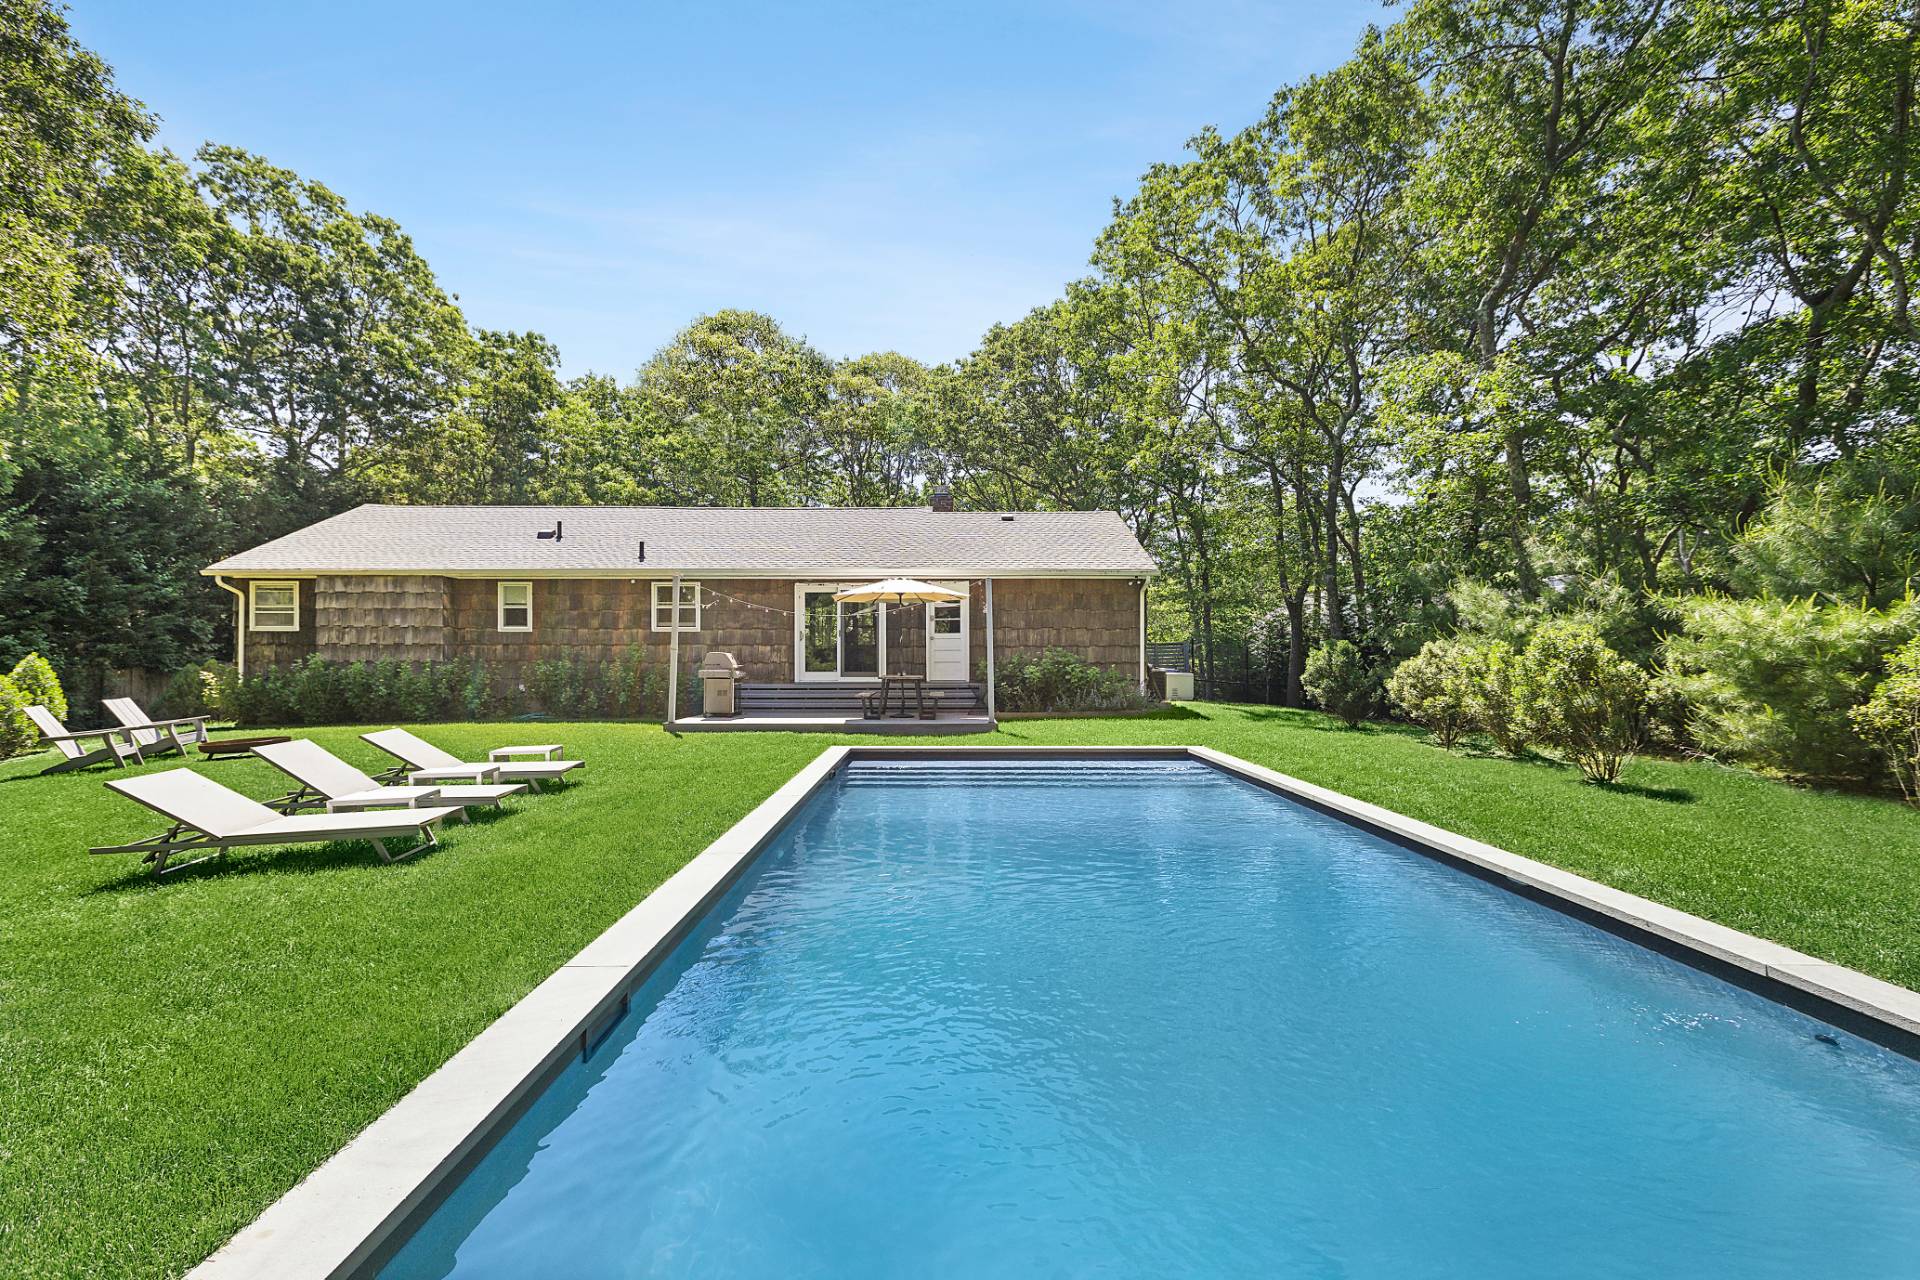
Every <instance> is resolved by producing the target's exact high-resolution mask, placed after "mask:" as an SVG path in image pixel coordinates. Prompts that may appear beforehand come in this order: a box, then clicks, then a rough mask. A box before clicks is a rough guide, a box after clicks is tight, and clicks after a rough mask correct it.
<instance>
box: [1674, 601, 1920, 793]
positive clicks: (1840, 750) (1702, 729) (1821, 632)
mask: <svg viewBox="0 0 1920 1280" xmlns="http://www.w3.org/2000/svg"><path fill="white" fill-rule="evenodd" d="M1676 607H1677V609H1678V611H1679V615H1680V618H1681V631H1680V632H1679V633H1678V634H1676V635H1672V636H1669V637H1668V638H1667V664H1668V668H1669V670H1670V671H1671V672H1672V675H1673V680H1674V683H1675V684H1676V685H1678V686H1679V687H1680V688H1681V689H1682V690H1683V691H1684V692H1685V694H1686V696H1687V699H1688V700H1689V701H1690V702H1691V703H1692V705H1693V709H1694V710H1693V716H1692V718H1691V719H1690V720H1689V721H1688V724H1687V728H1688V731H1689V732H1690V733H1691V734H1692V735H1693V738H1694V740H1695V741H1696V742H1698V743H1699V744H1700V745H1701V747H1702V748H1704V749H1705V750H1707V751H1711V752H1714V753H1716V754H1719V755H1724V756H1726V757H1729V758H1731V759H1734V760H1739V761H1742V762H1744V763H1747V764H1752V765H1756V766H1758V767H1760V768H1763V769H1770V770H1773V771H1775V772H1777V773H1783V774H1787V775H1789V776H1791V777H1796V778H1805V779H1810V780H1815V781H1829V782H1862V781H1869V780H1872V779H1875V778H1878V777H1879V776H1880V771H1881V767H1882V761H1881V758H1880V757H1881V753H1880V752H1878V751H1876V750H1875V749H1874V747H1873V745H1872V744H1870V743H1868V742H1866V741H1865V740H1863V739H1862V738H1861V737H1860V736H1859V734H1857V733H1855V732H1854V727H1853V722H1852V720H1851V719H1849V712H1851V711H1852V709H1853V708H1854V707H1857V706H1859V705H1860V704H1862V703H1864V702H1865V701H1866V700H1867V697H1868V695H1869V693H1870V692H1871V691H1872V689H1873V686H1874V685H1875V684H1876V683H1877V682H1878V681H1879V680H1880V678H1881V675H1882V674H1883V671H1884V663H1885V658H1884V655H1886V654H1887V653H1890V652H1891V651H1893V650H1894V649H1897V648H1899V647H1900V646H1901V645H1903V644H1905V643H1906V642H1907V641H1908V640H1910V639H1912V638H1913V636H1914V635H1915V633H1916V631H1920V604H1916V603H1915V602H1913V601H1910V600H1907V601H1902V602H1900V603H1899V604H1897V605H1894V606H1893V607H1891V608H1887V609H1874V608H1869V607H1866V606H1862V605H1847V604H1833V605H1822V604H1820V603H1818V602H1817V601H1814V600H1812V599H1805V600H1772V599H1764V598H1762V599H1754V600H1733V599H1729V598H1727V597H1725V596H1717V595H1711V596H1693V597H1689V598H1686V599H1683V600H1681V601H1678V602H1677V606H1676Z"/></svg>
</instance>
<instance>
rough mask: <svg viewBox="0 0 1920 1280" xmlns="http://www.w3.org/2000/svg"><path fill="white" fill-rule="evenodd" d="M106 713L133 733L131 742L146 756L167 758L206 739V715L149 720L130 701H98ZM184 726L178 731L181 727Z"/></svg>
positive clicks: (125, 699) (124, 699) (112, 699)
mask: <svg viewBox="0 0 1920 1280" xmlns="http://www.w3.org/2000/svg"><path fill="white" fill-rule="evenodd" d="M100 702H101V705H102V706H104V707H106V709H107V714H108V715H110V716H112V717H113V718H114V719H115V720H118V721H119V722H120V723H121V724H122V725H124V726H125V727H126V728H128V729H130V730H132V731H133V740H134V742H135V744H137V745H138V746H139V748H140V750H141V751H142V752H143V753H145V754H146V755H150V756H168V755H172V754H173V753H174V752H176V751H179V752H182V753H184V752H185V751H186V749H187V748H188V747H190V746H192V745H193V744H194V743H196V742H205V741H206V740H207V717H206V716H182V717H180V718H179V719H177V720H153V719H150V718H149V717H148V716H147V713H146V712H145V711H142V710H141V709H140V704H139V703H137V702H135V701H134V700H133V699H132V698H102V699H101V700H100ZM183 725H184V726H186V728H185V731H184V732H183V731H182V728H181V726H183Z"/></svg>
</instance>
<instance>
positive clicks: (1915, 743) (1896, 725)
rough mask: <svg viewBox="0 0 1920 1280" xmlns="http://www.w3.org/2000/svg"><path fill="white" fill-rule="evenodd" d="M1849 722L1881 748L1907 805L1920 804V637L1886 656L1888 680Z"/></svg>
mask: <svg viewBox="0 0 1920 1280" xmlns="http://www.w3.org/2000/svg"><path fill="white" fill-rule="evenodd" d="M1849 719H1851V720H1852V721H1853V727H1854V731H1855V732H1856V733H1858V734H1859V735H1860V736H1861V737H1862V738H1864V739H1865V740H1866V741H1867V742H1869V743H1871V744H1872V745H1873V746H1875V747H1877V748H1878V749H1879V751H1880V754H1881V757H1882V758H1883V759H1884V760H1885V761H1886V765H1887V770H1888V772H1890V773H1891V774H1893V778H1894V781H1896V782H1898V783H1899V784H1900V792H1901V794H1902V795H1904V796H1906V798H1907V803H1908V804H1913V805H1920V637H1916V638H1914V639H1912V640H1909V641H1907V643H1905V644H1903V645H1901V646H1900V647H1899V648H1898V649H1896V650H1894V651H1893V652H1892V653H1890V654H1888V655H1887V678H1886V679H1885V680H1882V681H1881V682H1880V683H1879V685H1878V686H1876V687H1875V688H1874V691H1873V696H1872V697H1871V698H1868V699H1867V700H1866V702H1864V703H1863V704H1861V705H1860V706H1857V707H1855V708H1853V710H1852V711H1851V712H1850V713H1849Z"/></svg>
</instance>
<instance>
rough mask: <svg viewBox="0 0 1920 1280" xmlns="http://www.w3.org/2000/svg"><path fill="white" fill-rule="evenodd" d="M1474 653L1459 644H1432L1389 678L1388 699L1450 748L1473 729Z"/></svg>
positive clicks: (1436, 641)
mask: <svg viewBox="0 0 1920 1280" xmlns="http://www.w3.org/2000/svg"><path fill="white" fill-rule="evenodd" d="M1473 652H1474V651H1473V650H1472V649H1471V648H1470V647H1468V646H1467V645H1465V644H1463V643H1461V642H1460V641H1458V640H1429V641H1427V643H1426V644H1425V645H1423V646H1421V649H1420V652H1419V653H1416V654H1414V655H1413V656H1412V657H1411V658H1408V659H1407V660H1406V661H1405V662H1402V663H1401V664H1400V665H1399V666H1398V667H1395V668H1394V671H1393V674H1392V675H1391V676H1389V677H1387V696H1388V697H1389V698H1391V699H1392V700H1393V703H1394V705H1395V706H1397V707H1399V708H1400V709H1401V710H1402V711H1404V712H1405V713H1406V715H1407V718H1408V719H1409V720H1412V721H1413V722H1414V723H1415V724H1419V725H1423V726H1425V727H1426V730H1427V732H1428V733H1431V734H1432V735H1433V737H1434V740H1435V741H1436V742H1438V743H1439V744H1440V745H1441V746H1443V747H1451V746H1453V745H1454V744H1455V743H1457V742H1459V741H1460V739H1461V738H1462V737H1463V736H1464V735H1465V734H1466V733H1467V732H1468V731H1469V730H1471V729H1472V728H1473V723H1474V722H1473V714H1472V712H1471V710H1470V708H1469V705H1468V704H1469V702H1470V700H1471V698H1472V684H1473V666H1472V661H1471V660H1472V658H1473Z"/></svg>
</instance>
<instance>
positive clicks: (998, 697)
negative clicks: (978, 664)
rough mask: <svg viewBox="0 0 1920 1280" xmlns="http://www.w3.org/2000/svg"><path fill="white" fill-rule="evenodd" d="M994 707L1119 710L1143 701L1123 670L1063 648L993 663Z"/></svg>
mask: <svg viewBox="0 0 1920 1280" xmlns="http://www.w3.org/2000/svg"><path fill="white" fill-rule="evenodd" d="M994 674H995V676H996V677H997V683H996V685H995V686H994V700H995V706H997V707H998V708H999V709H1000V710H1003V711H1121V710H1129V709H1132V708H1136V707H1144V706H1147V705H1149V704H1148V701H1147V699H1146V698H1145V697H1144V696H1142V694H1141V693H1140V690H1139V688H1138V686H1137V685H1136V684H1135V683H1134V681H1133V680H1131V679H1130V678H1128V676H1127V675H1126V674H1125V673H1124V672H1120V671H1109V670H1107V669H1106V668H1105V667H1100V666H1096V665H1094V664H1093V663H1091V662H1088V661H1087V660H1086V659H1085V658H1082V657H1081V656H1080V655H1078V654H1076V653H1074V652H1072V651H1071V650H1067V649H1048V650H1047V651H1046V652H1045V653H1042V654H1031V653H1016V654H1010V655H1008V656H1007V657H1006V658H1003V659H1001V660H1000V661H999V662H996V663H995V664H994Z"/></svg>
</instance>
